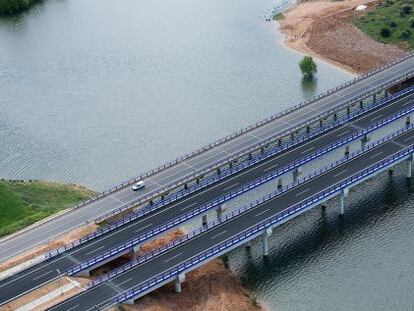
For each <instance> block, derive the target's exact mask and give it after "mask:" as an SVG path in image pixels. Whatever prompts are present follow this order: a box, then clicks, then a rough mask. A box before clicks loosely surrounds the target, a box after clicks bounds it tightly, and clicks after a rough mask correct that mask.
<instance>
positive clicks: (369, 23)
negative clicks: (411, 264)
mask: <svg viewBox="0 0 414 311" xmlns="http://www.w3.org/2000/svg"><path fill="white" fill-rule="evenodd" d="M352 23H353V24H354V25H355V26H356V27H357V28H359V29H360V30H362V31H363V32H364V33H366V34H367V35H368V36H370V37H372V38H373V39H375V40H377V41H380V42H383V43H391V44H400V43H402V44H403V45H404V46H409V47H411V48H413V47H414V0H386V1H384V2H383V3H382V4H380V5H378V6H376V7H375V8H374V9H372V10H369V11H367V12H366V13H364V14H363V16H360V17H355V18H353V19H352Z"/></svg>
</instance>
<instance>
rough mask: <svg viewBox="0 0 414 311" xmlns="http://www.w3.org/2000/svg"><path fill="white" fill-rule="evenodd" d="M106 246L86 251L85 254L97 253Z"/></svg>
mask: <svg viewBox="0 0 414 311" xmlns="http://www.w3.org/2000/svg"><path fill="white" fill-rule="evenodd" d="M104 247H105V245H102V246H101V247H98V248H95V249H94V250H92V251H90V252H88V253H86V254H85V255H90V254H93V253H95V252H97V251H99V250H100V249H102V248H104Z"/></svg>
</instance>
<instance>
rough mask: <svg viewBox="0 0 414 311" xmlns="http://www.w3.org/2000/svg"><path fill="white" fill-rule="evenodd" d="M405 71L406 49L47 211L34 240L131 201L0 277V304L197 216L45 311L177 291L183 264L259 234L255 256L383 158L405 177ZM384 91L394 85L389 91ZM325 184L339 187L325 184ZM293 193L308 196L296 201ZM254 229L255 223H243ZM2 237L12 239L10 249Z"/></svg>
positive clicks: (408, 93)
mask: <svg viewBox="0 0 414 311" xmlns="http://www.w3.org/2000/svg"><path fill="white" fill-rule="evenodd" d="M413 75H414V58H413V57H411V56H409V57H407V58H404V59H401V60H399V61H397V62H395V63H393V64H390V65H388V66H385V67H384V68H382V69H381V70H378V71H376V72H373V73H371V74H369V75H367V76H364V77H361V78H358V79H356V80H354V81H351V82H349V83H346V84H345V85H343V86H340V87H338V88H336V89H335V90H332V91H330V92H327V93H326V94H323V95H322V96H320V97H318V98H316V99H315V100H313V101H310V102H308V103H304V104H301V105H299V106H298V107H295V108H294V109H291V110H289V111H287V112H284V113H282V114H280V115H277V116H273V117H271V118H269V119H268V120H265V121H263V122H260V123H258V124H256V125H254V126H252V127H250V128H249V129H244V130H242V131H241V132H240V133H238V134H237V135H233V136H232V137H228V138H226V139H223V140H222V141H219V142H216V143H213V144H211V145H210V146H208V147H205V148H203V149H202V150H199V151H197V152H194V153H192V154H191V155H187V156H185V157H183V158H182V159H180V160H179V161H174V162H173V163H171V164H169V165H165V166H163V167H162V168H160V169H157V170H154V171H153V172H150V173H147V174H145V175H144V176H141V177H138V178H136V179H131V181H129V182H126V183H124V184H123V185H121V186H117V187H115V188H113V189H112V190H108V191H106V192H105V193H104V194H102V195H101V196H100V197H98V198H96V199H95V200H93V201H91V202H87V203H85V204H83V205H82V206H79V207H78V208H77V209H75V210H74V211H73V212H71V213H69V214H68V215H66V217H68V218H66V220H67V219H69V221H67V222H68V224H67V225H66V220H65V221H64V222H62V219H60V218H56V219H54V220H52V221H50V222H48V223H46V224H44V225H43V226H40V227H38V228H35V229H33V230H32V231H31V232H30V231H29V233H30V235H34V234H39V240H40V241H41V240H42V237H43V236H44V233H43V231H42V230H50V232H52V235H53V234H58V233H59V232H62V231H65V230H69V229H71V228H73V227H75V226H78V225H79V224H80V223H81V222H80V221H79V217H81V216H82V215H83V217H88V216H87V214H84V213H85V212H86V208H87V209H88V212H92V214H93V212H94V211H97V212H96V214H94V215H91V216H94V217H96V215H99V216H102V215H103V216H102V217H103V218H106V217H108V216H111V215H112V214H115V213H121V212H122V213H125V211H130V210H132V209H133V208H137V206H140V207H141V208H140V209H139V211H137V212H134V213H132V214H128V215H127V216H126V217H125V218H123V219H122V220H121V221H119V222H117V223H115V224H113V225H111V226H108V227H106V228H105V229H103V230H100V231H98V232H96V233H94V234H92V235H90V236H88V237H87V238H85V239H83V240H81V241H77V242H75V243H73V244H71V245H67V246H66V247H64V248H61V249H59V250H56V251H54V252H51V253H50V254H48V255H47V256H46V258H45V259H46V260H45V261H44V262H42V263H40V264H38V265H36V266H34V267H31V268H29V269H27V270H25V271H22V272H20V273H18V274H16V275H15V276H12V277H11V278H8V279H6V280H3V281H1V282H0V305H1V304H3V303H5V302H7V301H9V300H11V299H14V298H15V297H17V296H19V295H21V294H24V293H26V292H28V291H30V290H33V289H34V288H36V287H38V286H41V285H43V284H45V283H47V282H50V281H51V280H53V279H56V278H57V277H59V276H61V275H62V274H69V275H74V274H88V273H89V271H90V270H92V269H94V268H96V267H98V266H99V265H102V264H103V263H106V262H108V261H111V260H113V259H114V258H117V257H119V256H120V255H123V254H125V253H128V252H135V251H137V250H138V249H139V245H140V244H142V243H143V242H146V241H148V240H149V239H152V238H154V237H156V236H157V235H158V234H161V233H164V232H166V231H167V230H170V229H171V228H173V227H175V226H179V225H181V224H183V223H184V222H186V221H188V220H191V219H194V218H195V217H201V220H202V221H201V224H202V225H203V226H202V227H201V229H200V230H199V232H196V233H193V235H192V236H188V237H185V238H184V239H183V240H180V241H177V242H175V244H174V245H170V246H169V248H165V249H161V250H157V251H156V252H155V253H152V254H150V255H149V256H145V257H138V258H137V259H136V260H135V261H132V262H131V263H130V264H129V265H128V266H125V267H122V269H121V270H116V271H114V272H113V273H111V274H110V275H106V276H104V277H103V278H101V279H99V280H97V281H95V282H93V283H91V285H90V289H89V290H87V291H86V292H84V293H83V294H81V295H78V296H75V297H74V298H72V299H70V300H68V301H67V302H65V303H63V304H61V305H59V306H57V307H56V309H59V310H69V309H70V308H77V309H81V310H83V309H85V310H86V309H88V308H89V307H88V306H90V307H91V308H92V307H94V306H95V305H97V306H100V307H102V308H105V307H107V306H109V305H111V304H114V303H119V302H124V301H131V299H134V298H137V297H140V296H142V295H144V294H145V293H147V292H148V291H151V290H153V289H155V288H157V287H159V286H161V285H163V284H165V283H166V282H170V281H171V280H176V284H177V290H179V289H180V285H179V284H180V283H181V282H182V281H183V279H184V275H185V273H186V272H187V271H190V270H192V269H194V268H195V267H197V266H199V265H200V264H202V263H204V262H206V261H207V260H211V259H212V258H215V257H216V256H218V255H219V254H221V253H223V252H227V251H229V250H230V249H232V248H234V247H237V246H238V245H240V244H242V243H245V242H247V241H249V240H250V239H252V238H254V237H256V236H258V235H262V237H263V245H264V246H263V247H264V254H265V255H266V254H267V252H268V247H267V237H268V236H269V235H270V234H271V228H272V227H274V226H275V225H277V224H279V223H281V222H283V221H286V220H287V219H290V218H292V217H295V216H296V215H298V214H300V213H302V212H303V211H305V210H307V209H308V208H310V207H312V206H314V205H316V204H320V203H321V202H323V201H324V200H325V199H327V198H329V197H332V196H333V195H338V194H339V195H340V198H342V199H341V201H340V202H342V203H341V204H340V206H341V208H340V211H341V213H343V206H344V204H343V198H344V197H345V196H346V195H347V193H348V189H349V187H350V186H352V185H354V184H355V183H357V182H360V181H362V180H364V178H367V177H369V176H371V175H372V174H376V173H378V172H380V171H381V170H382V169H384V167H389V166H391V165H395V164H396V163H398V162H400V161H403V160H404V161H408V162H407V163H409V166H408V168H407V175H408V176H410V175H411V154H412V150H411V149H410V148H412V141H411V137H412V133H413V130H412V128H411V117H410V114H411V113H412V111H413V110H414V101H413V99H414V90H413V89H412V88H410V87H408V88H404V89H403V90H400V89H401V88H403V87H406V86H408V85H409V84H410V83H409V82H410V79H411V78H412V77H413ZM390 89H393V90H399V92H397V93H395V94H391V95H390V94H389V92H388V90H390ZM390 124H394V125H395V124H398V126H399V127H400V128H401V129H404V132H401V130H400V131H399V132H397V133H396V134H395V135H393V136H390V137H386V139H385V140H384V141H379V142H377V144H378V146H375V147H372V146H371V147H369V141H370V136H371V135H372V133H376V131H378V130H379V129H382V128H385V127H387V126H389V125H390ZM354 141H360V145H359V147H358V148H357V149H358V150H362V151H361V152H360V153H358V154H354V155H352V151H353V150H350V146H351V143H352V142H354ZM378 148H381V151H378V150H379V149H378ZM339 149H340V150H342V153H341V154H342V155H341V157H340V158H341V159H340V161H341V162H340V163H339V162H338V163H335V164H333V165H332V167H328V168H326V169H325V168H321V169H320V170H319V171H316V172H315V173H314V174H313V175H312V177H306V178H307V179H306V180H305V181H304V180H302V179H301V170H302V167H303V166H304V165H305V164H306V163H308V162H310V161H313V160H315V159H317V158H319V157H321V156H323V155H326V154H328V153H330V152H332V151H335V150H336V151H337V150H339ZM383 150H385V151H383ZM407 159H408V160H407ZM387 161H388V162H387ZM383 163H386V164H383ZM381 165H382V166H381ZM365 172H369V173H367V174H368V175H367V174H365ZM364 174H365V175H364ZM142 178H145V180H146V181H147V184H148V188H147V189H146V191H145V192H144V193H143V194H140V195H137V194H135V193H133V192H132V191H131V190H130V183H132V182H133V181H135V180H138V179H142ZM270 180H277V181H278V182H277V184H278V185H277V188H279V190H278V192H277V193H274V194H270V195H269V196H268V197H266V198H265V199H262V200H260V201H259V202H254V203H252V204H251V205H249V206H248V207H242V208H240V209H239V210H236V211H233V212H231V213H230V214H229V213H227V214H225V211H223V203H224V202H226V201H228V200H230V199H232V198H234V197H236V196H238V195H241V194H243V193H245V192H247V191H250V190H251V189H254V188H256V187H258V186H259V185H262V184H264V183H266V182H269V181H270ZM310 180H313V181H315V182H312V183H311V185H312V187H308V188H306V189H304V188H303V187H304V185H305V184H306V185H308V186H309V185H310V184H309V181H310ZM349 180H350V182H349V183H347V184H346V186H344V185H345V184H344V182H345V181H349ZM333 184H334V185H336V184H338V185H339V186H338V185H337V186H336V187H334V188H332V187H333ZM313 185H315V187H316V188H315V189H314V187H313ZM317 185H319V186H318V187H319V188H318V187H317ZM286 187H287V188H286ZM332 189H333V190H332ZM321 193H324V195H323V196H322V194H321ZM292 194H294V196H293V197H291V196H292ZM315 196H316V198H317V199H315ZM288 198H289V199H288ZM311 198H312V201H309V200H311ZM280 200H281V201H280ZM120 201H121V202H122V203H121V202H120ZM303 202H308V203H306V204H305V205H303V204H304V203H303ZM275 203H277V204H275ZM276 205H277V206H276ZM211 210H216V220H215V221H214V222H212V223H211V222H210V223H208V222H207V218H206V213H207V212H208V211H211ZM99 211H101V212H102V213H100V212H99ZM108 212H109V213H108ZM253 214H254V215H253ZM64 217H65V216H64ZM102 217H100V218H102ZM275 217H276V218H275ZM84 219H85V218H84ZM84 219H83V220H84ZM90 219H93V217H90ZM243 219H245V220H243ZM59 224H63V228H62V229H58V228H57V226H58V225H59ZM253 227H254V228H256V229H255V230H254V231H251V232H250V231H249V230H253V229H252V228H253ZM54 228H55V229H54ZM218 230H219V231H218ZM220 230H221V231H220ZM248 232H250V233H249V234H248ZM24 237H25V234H22V235H18V236H16V237H15V238H12V239H10V240H9V241H5V242H2V243H9V244H8V246H7V245H6V244H3V245H6V249H3V248H2V247H3V246H2V244H0V252H3V253H1V254H2V255H1V256H4V257H5V258H6V257H9V256H11V255H13V254H15V253H18V252H19V251H21V250H23V249H25V248H27V247H28V246H24V244H21V243H20V242H19V241H23V240H24ZM206 237H208V238H206ZM49 238H50V237H49ZM13 241H15V242H16V245H15V247H14V248H10V245H12V243H13ZM229 241H232V242H231V243H230V242H229ZM223 243H224V244H223ZM222 244H223V245H224V246H222V247H220V248H218V249H217V245H222ZM32 245H33V244H32ZM188 245H190V246H191V247H189V246H188ZM168 256H170V257H168ZM194 256H196V257H197V256H199V257H197V258H198V259H197V261H194V260H193V258H195V257H194ZM200 256H201V257H200ZM167 257H168V258H167ZM162 260H164V263H162ZM189 260H190V261H191V262H189ZM151 267H154V268H151ZM137 269H139V270H137ZM157 269H158V270H157ZM160 269H161V270H160ZM134 271H135V273H134ZM136 271H140V272H139V273H136ZM131 275H134V277H132V278H131ZM126 276H128V278H125V279H124V277H126ZM130 278H131V279H130ZM154 278H155V279H154ZM118 281H119V282H118ZM127 281H128V282H127ZM94 297H95V298H94ZM98 297H99V298H98ZM102 297H105V299H103V298H102Z"/></svg>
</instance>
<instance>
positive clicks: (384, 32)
mask: <svg viewBox="0 0 414 311" xmlns="http://www.w3.org/2000/svg"><path fill="white" fill-rule="evenodd" d="M390 35H391V32H390V30H389V29H388V28H386V27H384V28H382V29H381V37H384V38H388V37H389V36H390Z"/></svg>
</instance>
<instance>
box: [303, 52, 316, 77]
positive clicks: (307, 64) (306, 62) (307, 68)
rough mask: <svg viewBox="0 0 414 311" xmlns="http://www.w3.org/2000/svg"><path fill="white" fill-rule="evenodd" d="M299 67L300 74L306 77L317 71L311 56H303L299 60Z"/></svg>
mask: <svg viewBox="0 0 414 311" xmlns="http://www.w3.org/2000/svg"><path fill="white" fill-rule="evenodd" d="M299 68H300V71H301V72H302V75H303V76H304V77H306V78H311V77H313V75H314V74H315V73H316V72H317V71H318V67H317V65H316V63H315V62H314V60H313V58H312V57H311V56H305V57H303V59H302V60H301V61H300V62H299Z"/></svg>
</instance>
